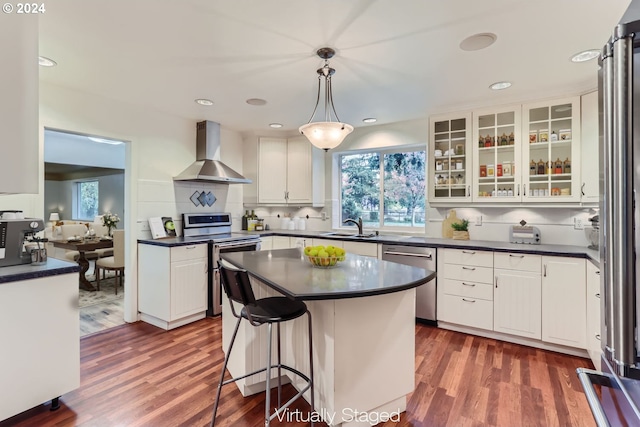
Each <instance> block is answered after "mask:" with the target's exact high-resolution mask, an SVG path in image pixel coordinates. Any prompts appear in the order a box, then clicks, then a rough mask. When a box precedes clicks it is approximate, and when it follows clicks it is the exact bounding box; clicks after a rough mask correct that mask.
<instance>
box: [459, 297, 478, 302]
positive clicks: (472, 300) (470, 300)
mask: <svg viewBox="0 0 640 427" xmlns="http://www.w3.org/2000/svg"><path fill="white" fill-rule="evenodd" d="M462 301H466V302H476V300H474V299H466V298H462Z"/></svg>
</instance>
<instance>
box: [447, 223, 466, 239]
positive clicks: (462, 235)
mask: <svg viewBox="0 0 640 427" xmlns="http://www.w3.org/2000/svg"><path fill="white" fill-rule="evenodd" d="M451 228H453V240H469V220H466V219H463V220H461V221H460V222H454V223H453V224H451Z"/></svg>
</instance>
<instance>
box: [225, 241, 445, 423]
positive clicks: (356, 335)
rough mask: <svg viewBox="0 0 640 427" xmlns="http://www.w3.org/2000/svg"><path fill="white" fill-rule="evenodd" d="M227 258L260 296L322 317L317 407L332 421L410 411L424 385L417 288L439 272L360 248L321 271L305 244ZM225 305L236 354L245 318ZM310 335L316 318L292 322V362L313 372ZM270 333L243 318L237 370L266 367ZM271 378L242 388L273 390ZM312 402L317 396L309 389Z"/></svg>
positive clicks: (232, 365) (287, 354)
mask: <svg viewBox="0 0 640 427" xmlns="http://www.w3.org/2000/svg"><path fill="white" fill-rule="evenodd" d="M222 258H223V259H224V260H226V261H228V262H230V263H231V264H233V265H235V266H236V267H239V268H244V269H246V270H247V271H248V272H249V274H250V276H251V279H252V285H253V289H254V292H255V294H256V298H264V297H267V296H277V295H285V296H287V297H289V298H291V299H296V300H303V301H305V302H306V304H307V306H308V308H309V311H310V312H311V315H312V318H313V360H314V382H315V402H316V412H317V414H318V415H319V416H320V417H321V418H322V419H323V420H324V421H325V422H327V424H329V425H332V426H335V425H343V426H356V425H358V426H359V425H371V424H372V423H371V421H384V420H385V418H390V417H398V416H399V413H400V412H403V411H404V410H405V409H406V395H407V394H408V393H410V392H412V391H413V389H414V374H415V363H414V361H415V288H416V287H417V286H420V285H422V284H424V283H426V282H428V281H429V280H431V279H432V278H433V277H435V272H433V271H430V270H425V269H421V268H415V267H410V266H407V265H402V264H396V263H392V262H388V261H381V260H378V259H375V258H371V257H365V256H359V255H353V254H347V259H346V261H344V262H341V263H338V265H337V266H335V267H334V268H328V269H322V268H315V267H313V266H312V265H311V264H310V263H309V261H308V260H307V259H306V258H305V257H304V256H303V255H302V254H301V252H300V250H298V249H283V250H271V251H259V252H235V253H228V254H223V255H222ZM222 307H223V311H222V319H223V337H222V342H223V344H222V345H223V349H224V351H226V349H227V348H228V345H229V340H230V338H231V334H232V332H233V328H234V326H235V320H236V319H235V318H234V317H233V315H232V314H231V310H230V308H229V304H228V302H227V301H225V302H224V304H223V305H222ZM306 331H307V319H306V316H304V317H301V318H299V319H296V320H294V321H292V322H287V323H284V324H283V325H282V334H283V338H282V347H283V348H282V350H283V355H282V356H283V357H282V360H283V363H285V364H287V365H290V366H292V367H294V368H296V369H298V370H300V371H302V372H305V373H308V372H309V366H308V356H307V355H308V347H307V342H308V340H307V334H306ZM265 339H266V328H265V327H260V328H255V327H253V326H250V325H249V323H248V322H243V324H242V325H241V327H240V330H239V331H238V336H237V337H236V344H235V345H234V350H233V351H232V353H231V357H230V360H229V365H228V369H229V371H230V372H231V375H233V376H234V377H235V376H240V375H243V374H244V373H246V372H250V371H253V370H255V369H258V368H260V367H262V366H263V365H264V363H265V360H266V357H265V354H264V353H265V349H266V345H265V343H264V341H265ZM275 372H276V371H275V370H274V373H275ZM265 378H266V376H265V375H264V374H261V375H255V376H253V377H250V378H247V379H244V380H240V381H238V382H236V384H237V385H238V388H239V389H240V391H241V392H242V394H243V395H244V396H246V395H250V394H254V393H258V392H261V391H263V390H264V387H265V384H264V381H265ZM291 381H292V383H293V384H294V386H296V387H301V386H302V385H303V383H302V382H299V383H298V379H297V378H291ZM305 398H306V399H307V401H309V400H310V399H309V396H308V393H307V395H305ZM286 415H290V416H301V417H308V416H309V414H294V413H289V414H286V413H285V416H286ZM373 424H376V423H375V422H374V423H373Z"/></svg>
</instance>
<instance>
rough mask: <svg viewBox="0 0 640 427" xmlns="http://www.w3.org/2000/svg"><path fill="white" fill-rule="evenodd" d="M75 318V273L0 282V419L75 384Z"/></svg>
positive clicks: (77, 369) (77, 350) (77, 349)
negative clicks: (0, 347)
mask: <svg viewBox="0 0 640 427" xmlns="http://www.w3.org/2000/svg"><path fill="white" fill-rule="evenodd" d="M6 21H12V19H6ZM15 21H19V19H16V20H15ZM32 60H33V61H34V62H35V60H36V58H35V57H33V58H32ZM79 319H80V318H79V314H78V273H69V274H60V275H57V276H48V277H42V278H39V279H31V280H23V281H17V282H8V283H2V284H1V285H0V337H2V338H1V342H2V351H1V352H0V362H1V363H0V384H2V386H1V387H0V402H2V403H1V404H0V421H2V420H4V419H6V418H9V417H12V416H14V415H16V414H19V413H20V412H23V411H26V410H27V409H30V408H33V407H35V406H38V405H41V404H43V403H45V402H47V401H49V400H51V399H54V398H56V397H59V396H61V395H64V394H65V393H68V392H70V391H72V390H75V389H77V388H78V387H80V320H79ZM62 400H64V396H63V397H62ZM38 411H42V409H38ZM43 415H44V414H43Z"/></svg>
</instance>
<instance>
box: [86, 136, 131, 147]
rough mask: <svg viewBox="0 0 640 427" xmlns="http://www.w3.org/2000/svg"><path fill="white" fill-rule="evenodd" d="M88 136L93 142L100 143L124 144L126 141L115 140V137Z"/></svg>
mask: <svg viewBox="0 0 640 427" xmlns="http://www.w3.org/2000/svg"><path fill="white" fill-rule="evenodd" d="M88 138H89V139H90V140H92V141H93V142H99V143H100V144H110V145H120V144H124V142H122V141H118V140H115V139H104V138H96V137H95V136H89V137H88Z"/></svg>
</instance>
